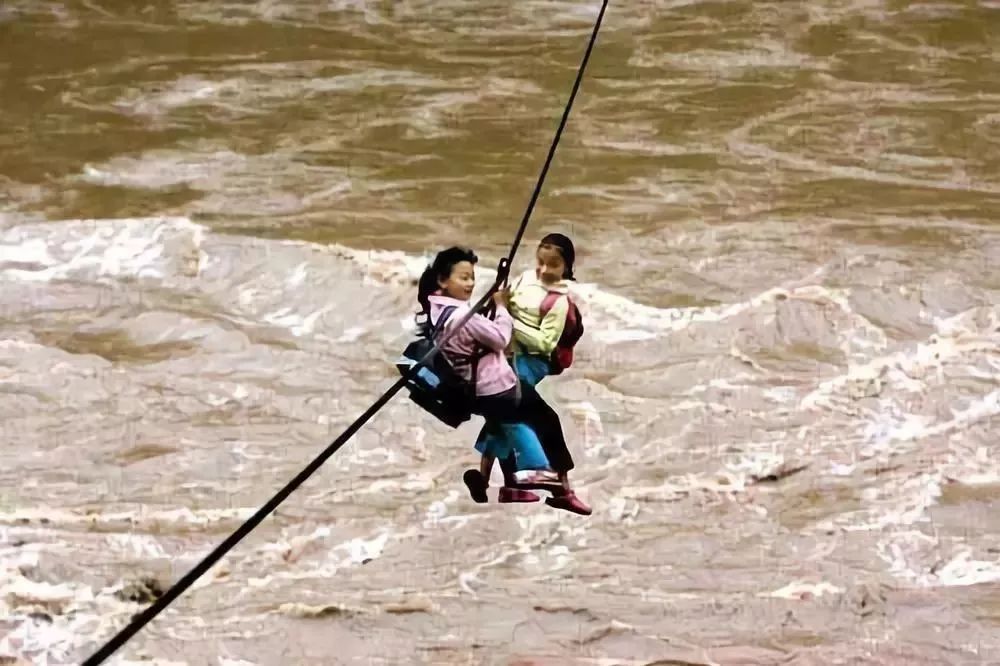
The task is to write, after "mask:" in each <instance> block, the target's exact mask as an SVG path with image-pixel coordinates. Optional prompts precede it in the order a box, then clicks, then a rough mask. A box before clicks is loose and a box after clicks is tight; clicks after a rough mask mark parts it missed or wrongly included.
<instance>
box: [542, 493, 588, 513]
mask: <svg viewBox="0 0 1000 666" xmlns="http://www.w3.org/2000/svg"><path fill="white" fill-rule="evenodd" d="M545 503H546V504H548V505H549V506H551V507H552V508H553V509H563V510H564V511H570V512H572V513H578V514H580V515H581V516H589V515H590V514H591V513H593V510H592V509H591V508H590V507H589V506H587V505H586V504H584V503H583V501H582V500H581V499H580V498H579V497H577V496H576V493H574V492H573V491H572V490H571V491H569V492H568V493H566V494H565V495H559V496H557V497H547V498H545Z"/></svg>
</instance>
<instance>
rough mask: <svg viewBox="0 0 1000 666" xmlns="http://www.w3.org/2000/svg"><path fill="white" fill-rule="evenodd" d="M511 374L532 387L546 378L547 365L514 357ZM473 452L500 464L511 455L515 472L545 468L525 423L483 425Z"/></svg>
mask: <svg viewBox="0 0 1000 666" xmlns="http://www.w3.org/2000/svg"><path fill="white" fill-rule="evenodd" d="M514 370H515V371H516V372H517V376H518V377H520V378H521V381H523V382H524V383H526V384H530V385H531V386H535V385H536V384H538V382H540V381H542V379H544V378H545V377H546V376H547V375H548V374H549V363H548V361H546V360H545V359H544V358H541V357H538V356H529V355H527V354H517V355H515V356H514ZM476 451H479V452H480V453H482V454H486V453H490V454H492V455H494V456H496V458H497V459H498V460H500V461H501V463H502V462H503V461H505V460H506V459H507V458H509V457H510V455H511V453H514V455H515V456H516V459H517V469H518V470H522V469H532V470H534V469H548V468H549V459H548V458H547V457H546V456H545V451H544V449H542V443H541V442H540V441H538V436H537V435H536V434H535V431H534V430H532V429H531V428H530V427H529V426H528V425H527V424H525V423H490V422H487V423H486V424H485V425H484V426H483V429H482V430H481V431H480V432H479V438H478V439H477V440H476ZM508 467H509V465H505V466H504V472H505V473H506V472H508V471H511V470H509V469H508Z"/></svg>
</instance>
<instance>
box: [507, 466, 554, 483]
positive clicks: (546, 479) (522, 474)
mask: <svg viewBox="0 0 1000 666" xmlns="http://www.w3.org/2000/svg"><path fill="white" fill-rule="evenodd" d="M514 479H515V480H516V481H517V483H518V485H526V484H532V483H559V482H560V481H559V475H558V474H556V473H555V472H553V471H550V470H547V469H525V470H521V471H519V472H515V473H514Z"/></svg>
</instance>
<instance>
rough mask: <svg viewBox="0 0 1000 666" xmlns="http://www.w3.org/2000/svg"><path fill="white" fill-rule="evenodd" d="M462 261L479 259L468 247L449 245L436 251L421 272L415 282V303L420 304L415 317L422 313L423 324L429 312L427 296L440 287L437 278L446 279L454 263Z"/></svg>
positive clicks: (472, 261)
mask: <svg viewBox="0 0 1000 666" xmlns="http://www.w3.org/2000/svg"><path fill="white" fill-rule="evenodd" d="M463 261H468V262H469V263H470V264H475V263H476V262H478V261H479V257H477V256H476V254H475V253H474V252H473V251H472V250H470V249H469V248H465V247H457V246H456V247H449V248H448V249H447V250H441V251H440V252H438V253H437V256H436V257H434V263H432V264H431V265H430V266H428V267H427V268H425V269H424V272H423V273H421V275H420V282H418V283H417V303H419V304H420V313H418V315H417V317H418V318H419V317H420V315H421V314H422V315H423V316H424V318H425V322H424V324H426V323H427V321H429V319H430V314H431V302H430V300H428V296H430V295H431V294H433V293H434V292H435V291H437V290H438V289H440V288H441V285H439V284H438V280H447V279H448V277H449V276H450V275H451V271H452V270H453V269H454V268H455V264H460V263H462V262H463Z"/></svg>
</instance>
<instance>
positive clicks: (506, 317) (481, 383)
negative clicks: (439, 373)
mask: <svg viewBox="0 0 1000 666" xmlns="http://www.w3.org/2000/svg"><path fill="white" fill-rule="evenodd" d="M427 300H428V301H430V305H431V316H430V320H431V321H432V322H434V323H435V324H436V323H437V321H438V318H439V317H440V316H441V312H442V311H443V310H444V308H446V307H448V306H451V305H454V306H456V309H455V311H454V312H452V313H451V316H449V317H448V321H447V322H445V325H444V329H443V330H441V331H439V332H438V333H437V335H438V336H443V335H445V334H446V333H447V332H448V331H451V330H452V328H453V327H454V326H455V325H456V324H458V322H459V321H461V319H462V317H464V316H465V315H466V314H467V313H468V311H469V304H468V303H467V302H466V301H460V300H457V299H455V298H451V297H450V296H441V295H438V294H433V295H431V296H429V297H428V299H427ZM513 332H514V321H513V320H512V319H511V317H510V313H509V312H507V308H505V307H503V306H502V305H498V306H497V311H496V319H495V320H490V319H487V318H486V317H484V316H483V315H481V314H475V315H472V317H471V318H470V319H469V321H467V322H466V323H465V326H463V327H462V328H461V329H459V330H458V332H457V333H455V334H454V335H453V336H451V337H450V338H449V339H448V341H447V342H446V343H444V345H443V346H442V347H441V352H442V353H443V354H446V355H447V356H448V360H449V361H451V363H452V365H454V367H455V370H457V371H458V372H459V373H461V375H462V376H463V377H465V378H466V379H471V377H472V364H471V360H470V358H471V356H472V353H473V350H474V348H475V345H476V343H478V344H479V347H480V348H481V349H482V348H485V349H486V350H489V353H488V354H486V355H485V356H483V357H482V358H481V359H479V367H478V371H477V373H476V379H477V381H476V393H477V395H481V396H487V395H496V394H498V393H503V392H504V391H506V390H508V389H511V388H513V387H514V386H515V385H516V384H517V375H516V374H514V369H513V368H511V367H510V363H508V362H507V357H506V354H505V352H506V350H507V346H508V345H509V344H510V339H511V336H512V335H513Z"/></svg>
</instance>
